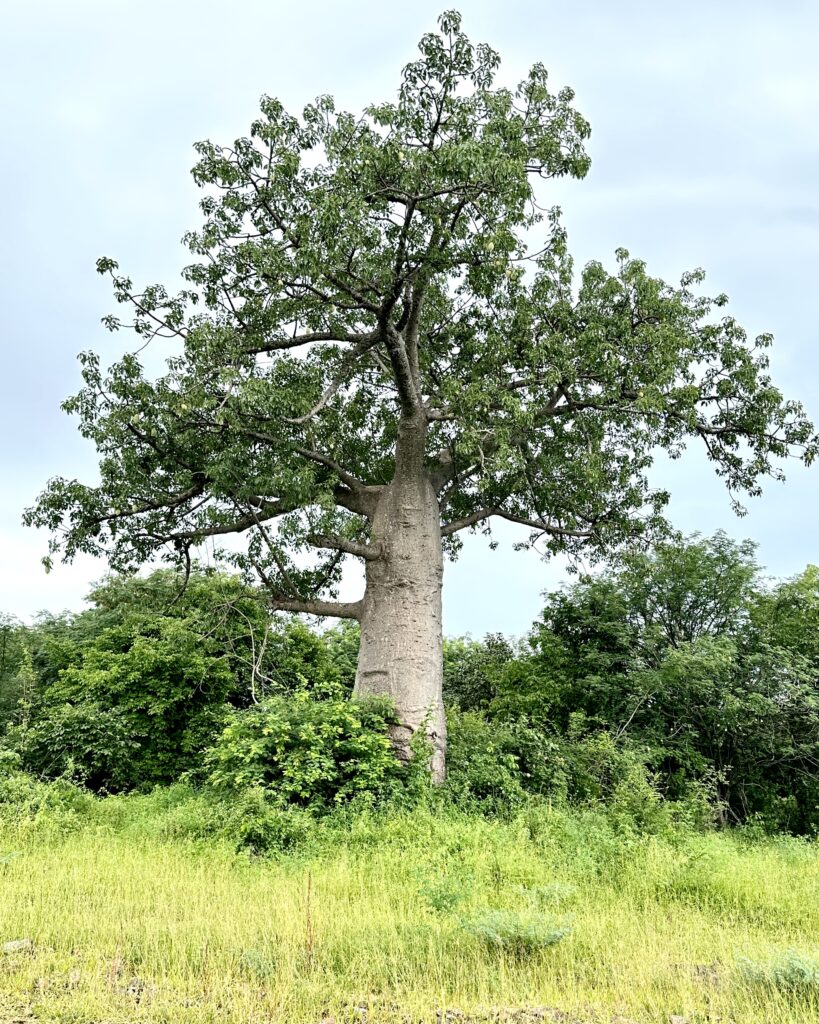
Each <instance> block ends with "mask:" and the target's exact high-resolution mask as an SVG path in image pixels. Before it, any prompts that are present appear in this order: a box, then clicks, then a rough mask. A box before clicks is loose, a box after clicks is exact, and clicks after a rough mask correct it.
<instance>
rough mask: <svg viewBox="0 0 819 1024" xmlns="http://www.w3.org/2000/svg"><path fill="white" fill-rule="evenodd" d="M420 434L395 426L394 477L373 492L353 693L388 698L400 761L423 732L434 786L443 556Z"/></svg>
mask: <svg viewBox="0 0 819 1024" xmlns="http://www.w3.org/2000/svg"><path fill="white" fill-rule="evenodd" d="M425 429H426V425H425V424H423V425H419V424H414V425H413V424H410V425H408V426H407V425H405V426H404V427H403V428H402V431H401V437H400V438H399V446H398V448H399V458H398V461H397V466H396V474H395V478H394V479H393V481H392V483H390V484H389V485H388V486H387V487H385V488H384V490H383V491H382V493H381V494H380V496H379V499H378V503H377V505H376V508H375V512H374V515H373V520H372V534H371V536H372V542H373V543H378V544H379V545H380V557H378V558H377V559H372V560H370V561H368V562H367V565H366V590H365V594H364V599H363V602H362V608H361V613H360V623H361V648H360V651H359V656H358V670H357V673H356V682H355V690H354V695H355V696H369V695H380V696H384V695H385V696H389V697H391V698H392V699H393V701H394V702H395V706H396V709H397V713H398V719H399V722H400V724H399V725H397V726H395V727H394V729H393V734H392V740H393V743H394V745H395V750H396V754H397V755H398V757H399V758H401V759H402V760H408V759H409V758H410V757H411V756H412V750H411V746H410V741H411V739H412V736H413V734H414V733H415V732H416V731H418V730H419V729H426V732H427V735H428V737H429V739H430V742H431V744H432V759H431V765H430V769H431V772H432V776H433V779H434V781H436V782H442V781H443V778H444V772H445V757H446V721H445V718H444V708H443V699H442V687H443V638H442V629H441V585H442V581H443V558H442V554H441V527H440V511H439V506H438V499H437V496H436V494H435V489H434V487H433V485H432V483H431V481H430V479H429V475H428V473H427V472H426V470H425V468H424V465H423V436H424V433H425Z"/></svg>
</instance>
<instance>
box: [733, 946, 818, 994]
mask: <svg viewBox="0 0 819 1024" xmlns="http://www.w3.org/2000/svg"><path fill="white" fill-rule="evenodd" d="M737 970H738V972H739V976H740V977H741V978H742V980H743V981H745V982H748V983H750V984H753V985H764V986H766V987H769V988H775V989H779V990H780V991H782V992H788V993H791V994H794V995H805V996H807V995H811V996H816V995H817V994H819V960H817V959H816V958H815V957H810V956H806V955H805V954H804V953H799V952H798V951H797V950H795V949H787V950H784V951H783V952H781V953H778V954H776V955H775V956H773V957H772V958H771V959H770V960H767V961H762V962H760V961H758V960H750V959H748V958H747V957H739V958H738V959H737Z"/></svg>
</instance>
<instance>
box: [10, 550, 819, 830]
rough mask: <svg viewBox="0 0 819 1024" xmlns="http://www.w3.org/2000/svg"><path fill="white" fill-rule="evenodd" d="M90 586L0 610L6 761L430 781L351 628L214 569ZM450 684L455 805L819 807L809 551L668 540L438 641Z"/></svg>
mask: <svg viewBox="0 0 819 1024" xmlns="http://www.w3.org/2000/svg"><path fill="white" fill-rule="evenodd" d="M91 602H92V604H91V607H90V608H89V609H88V610H87V611H83V612H81V613H78V614H63V615H59V616H41V617H40V618H39V619H38V620H37V622H36V623H35V624H34V625H32V626H24V625H21V624H20V623H17V622H16V621H15V620H14V619H12V618H9V617H6V618H3V619H0V771H3V770H6V771H19V770H24V771H26V772H29V773H32V774H35V775H38V776H40V777H42V778H71V779H73V780H76V781H80V782H82V783H83V784H85V785H86V786H88V787H89V788H91V789H93V790H96V791H99V792H119V791H127V790H133V789H145V788H150V787H153V786H156V785H163V784H167V783H170V782H174V781H177V780H179V779H180V778H182V777H185V776H187V777H188V778H189V779H190V780H191V781H193V782H195V783H199V784H206V785H209V786H214V787H220V788H222V789H240V790H243V791H246V790H248V789H252V790H254V791H257V792H261V793H264V794H265V795H266V797H268V798H270V799H272V800H275V801H277V802H279V803H285V804H290V805H293V804H295V805H303V806H308V807H310V808H311V809H313V810H316V809H319V810H320V809H323V808H326V807H330V806H334V805H337V804H339V803H341V802H345V801H348V800H352V799H357V800H361V799H369V800H378V799H382V798H384V797H392V798H395V796H396V794H398V793H400V794H402V798H405V799H409V798H410V797H411V796H412V794H413V793H417V792H418V790H419V788H420V787H422V786H423V785H424V784H425V783H424V778H423V772H419V770H418V766H419V765H422V763H423V757H419V758H417V759H416V765H415V767H412V766H410V767H409V768H407V767H405V766H402V765H400V764H398V763H397V762H396V761H395V759H394V758H393V756H392V753H391V750H390V746H389V742H388V739H387V735H386V734H387V727H388V724H389V722H390V720H391V710H390V707H389V705H388V703H387V702H384V701H369V702H365V703H358V702H355V703H351V702H349V700H348V699H347V698H348V697H349V694H350V691H351V689H352V685H353V680H354V676H355V664H356V655H357V648H358V635H357V629H356V627H355V626H353V625H350V624H349V623H345V624H342V625H340V626H336V627H334V628H331V629H326V630H317V629H311V628H309V627H308V626H307V625H305V624H304V623H301V622H298V621H294V620H288V619H276V618H272V619H271V617H270V616H269V615H268V613H267V611H266V608H265V603H264V599H263V595H261V594H259V593H258V592H256V591H254V590H253V589H251V588H249V587H247V586H245V584H244V583H242V581H241V580H240V579H239V578H237V577H235V576H229V575H226V574H223V573H216V572H211V571H207V570H203V569H197V570H195V571H194V572H193V573H192V574H191V577H190V579H189V580H188V582H187V586H184V587H183V581H182V580H181V579H180V577H179V576H178V575H177V574H175V573H174V572H172V571H169V570H160V571H157V572H154V573H153V574H152V575H151V576H149V577H147V578H110V579H108V580H106V581H105V582H103V583H102V584H101V585H100V586H98V587H97V588H96V589H95V590H94V591H93V593H92V595H91ZM444 695H445V700H446V702H447V706H448V721H449V731H450V744H449V777H448V782H447V790H448V793H449V795H450V796H451V798H452V799H454V800H457V801H459V802H461V803H464V804H469V805H481V806H483V807H490V808H493V809H499V808H502V807H504V806H508V805H510V804H515V803H516V802H519V801H522V800H524V799H527V798H528V797H529V796H530V795H531V794H537V795H541V796H545V797H548V798H549V799H551V800H560V801H566V802H574V803H601V802H602V803H606V804H607V805H609V806H613V807H615V808H617V807H620V808H622V809H623V810H624V812H627V813H628V814H629V815H630V816H631V817H632V818H635V819H637V820H639V819H640V817H641V816H642V817H648V818H650V817H651V816H652V815H658V814H666V813H668V810H669V808H672V809H673V811H674V813H677V814H683V815H688V816H689V817H696V818H697V819H698V820H700V821H704V820H709V819H710V820H716V821H718V822H721V823H723V824H732V823H741V822H748V821H755V822H758V823H759V824H760V825H762V826H764V827H766V828H768V829H771V830H774V829H777V830H787V831H792V832H797V833H811V832H814V831H815V830H816V829H817V827H819V570H817V569H816V568H815V567H813V566H811V567H809V568H807V569H806V570H805V572H803V573H802V574H801V575H800V576H798V577H796V578H795V579H793V580H788V581H786V582H781V583H777V584H775V585H771V584H769V583H767V582H766V581H765V580H764V578H763V577H762V575H761V573H760V570H759V568H758V566H757V564H756V562H755V558H754V546H753V545H752V544H750V543H748V542H746V543H735V542H733V541H731V540H730V539H729V538H728V537H726V536H725V535H724V534H716V535H715V536H714V537H712V538H710V539H702V538H699V537H693V538H689V539H688V540H684V541H683V540H680V541H679V542H677V543H667V544H663V545H659V546H657V547H656V548H655V549H654V550H652V551H651V552H649V553H640V554H633V555H630V556H628V557H626V558H624V559H622V560H621V561H619V562H618V564H617V565H616V566H612V567H610V568H609V569H607V570H606V571H604V572H602V573H599V574H597V575H594V576H591V577H587V576H580V577H578V578H577V580H576V582H574V583H573V584H572V585H570V586H567V587H564V588H563V589H561V590H558V591H556V592H554V593H552V594H549V595H547V597H546V600H545V607H544V609H543V612H542V614H541V616H540V617H539V619H538V621H537V622H536V623H535V624H534V626H533V627H532V629H531V631H530V632H529V634H528V635H527V636H526V637H525V638H524V639H523V640H521V641H516V642H513V641H510V640H508V639H506V638H504V637H502V636H500V635H490V636H487V637H486V638H485V639H484V640H483V641H477V640H473V639H468V638H460V639H451V640H448V641H446V643H445V691H444ZM420 753H421V754H422V753H423V752H422V751H420ZM4 766H5V768H4Z"/></svg>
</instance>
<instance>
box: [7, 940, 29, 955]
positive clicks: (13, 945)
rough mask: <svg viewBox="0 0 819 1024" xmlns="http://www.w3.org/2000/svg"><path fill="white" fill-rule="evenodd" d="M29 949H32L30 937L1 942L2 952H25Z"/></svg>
mask: <svg viewBox="0 0 819 1024" xmlns="http://www.w3.org/2000/svg"><path fill="white" fill-rule="evenodd" d="M31 949H34V943H33V942H32V941H31V939H14V940H12V941H11V942H4V943H3V952H4V953H25V952H26V951H28V950H31Z"/></svg>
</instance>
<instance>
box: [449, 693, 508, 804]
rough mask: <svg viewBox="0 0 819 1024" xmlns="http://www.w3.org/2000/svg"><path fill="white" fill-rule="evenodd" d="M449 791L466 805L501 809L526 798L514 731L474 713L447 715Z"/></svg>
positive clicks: (451, 713)
mask: <svg viewBox="0 0 819 1024" xmlns="http://www.w3.org/2000/svg"><path fill="white" fill-rule="evenodd" d="M447 790H448V792H449V793H450V794H451V795H452V797H453V799H454V800H455V801H456V802H458V803H461V804H463V805H469V804H470V803H473V802H474V803H478V804H481V805H484V806H487V807H490V808H491V807H495V808H497V807H499V806H503V805H505V804H514V803H517V802H519V801H521V800H522V799H523V797H524V795H525V792H524V789H523V779H522V777H521V772H520V759H519V757H518V754H517V744H516V742H515V737H514V734H513V732H512V730H511V729H509V728H508V727H505V726H503V725H495V726H493V725H492V724H491V723H489V722H488V721H487V720H486V719H485V718H484V717H483V716H482V715H480V714H479V713H477V712H474V711H465V712H459V711H456V710H454V709H452V708H450V709H449V712H448V714H447Z"/></svg>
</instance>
